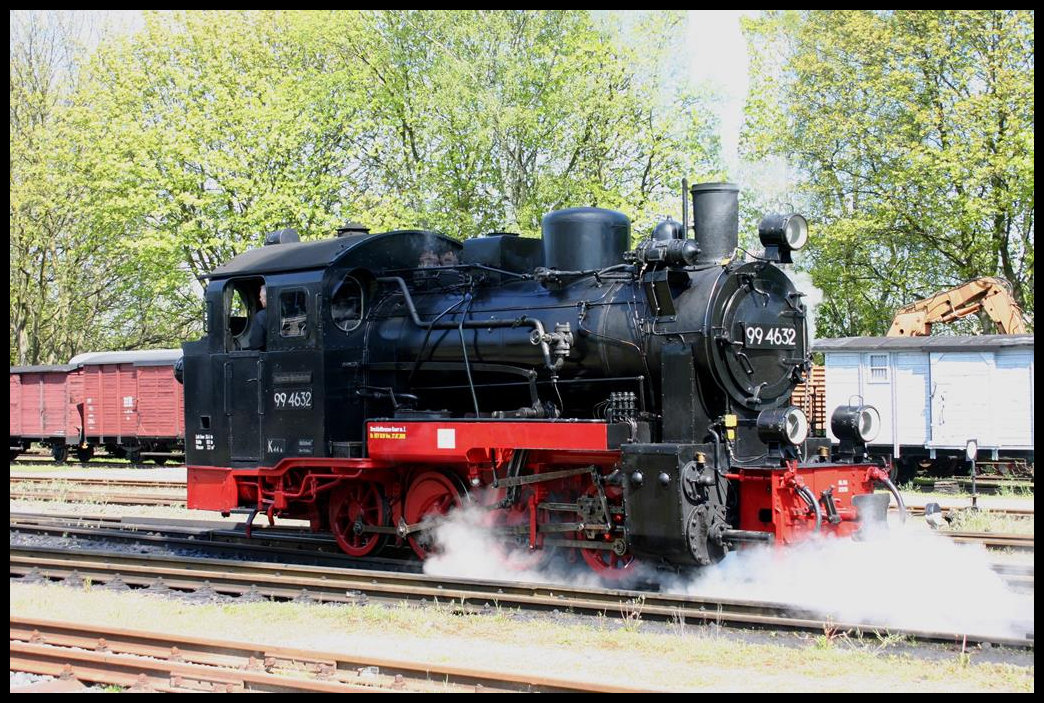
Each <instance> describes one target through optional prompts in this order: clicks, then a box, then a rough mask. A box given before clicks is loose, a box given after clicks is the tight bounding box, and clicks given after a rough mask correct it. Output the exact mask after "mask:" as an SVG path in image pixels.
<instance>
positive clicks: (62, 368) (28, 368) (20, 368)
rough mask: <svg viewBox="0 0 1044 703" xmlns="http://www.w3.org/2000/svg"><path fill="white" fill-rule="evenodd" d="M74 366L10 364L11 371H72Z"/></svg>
mask: <svg viewBox="0 0 1044 703" xmlns="http://www.w3.org/2000/svg"><path fill="white" fill-rule="evenodd" d="M75 368H76V367H75V366H71V365H69V364H52V365H47V366H12V367H11V373H48V372H61V373H66V372H68V371H72V370H73V369H75Z"/></svg>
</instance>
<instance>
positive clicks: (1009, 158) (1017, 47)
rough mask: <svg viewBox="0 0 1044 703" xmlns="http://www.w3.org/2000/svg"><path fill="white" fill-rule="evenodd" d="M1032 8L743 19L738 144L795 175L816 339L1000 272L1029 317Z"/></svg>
mask: <svg viewBox="0 0 1044 703" xmlns="http://www.w3.org/2000/svg"><path fill="white" fill-rule="evenodd" d="M1033 22H1034V19H1033V12H1032V11H1017V10H990V11H952V10H947V11H888V12H886V11H826V12H823V11H810V12H801V13H797V12H786V13H778V12H775V13H767V14H765V15H763V16H762V17H760V18H758V19H756V20H751V21H749V22H747V24H746V26H745V31H746V32H747V35H748V38H749V40H750V45H751V46H752V48H753V49H754V57H753V60H752V82H751V90H750V98H749V99H748V104H747V124H746V127H745V136H744V145H745V148H746V150H747V152H748V154H749V155H751V156H753V157H755V158H768V157H771V156H783V157H785V158H787V159H789V160H790V162H791V163H793V164H794V165H796V166H797V167H798V168H799V169H800V172H801V176H800V182H797V183H794V184H793V188H794V193H795V195H796V196H797V197H796V198H795V199H801V200H803V201H804V202H806V203H807V206H808V208H809V210H810V214H811V215H812V217H813V218H814V219H815V221H816V223H817V225H818V237H816V238H815V239H814V242H813V244H812V248H811V267H812V274H813V280H814V281H815V282H816V284H817V285H818V286H820V287H821V288H822V289H823V290H824V292H825V295H826V298H825V301H824V304H823V306H822V307H821V309H820V310H819V313H820V314H819V317H818V319H819V330H818V331H819V333H820V334H825V335H857V334H883V333H884V332H885V331H886V330H887V328H888V324H889V322H890V320H891V317H892V314H893V312H894V311H895V309H896V308H898V307H900V306H901V305H903V304H905V303H907V302H911V301H913V300H916V299H919V298H922V297H925V296H927V295H929V294H931V293H933V292H936V291H939V290H942V289H945V288H949V287H951V286H953V285H955V284H957V283H960V282H962V281H965V280H968V279H971V278H975V277H978V276H1001V277H1004V278H1006V279H1007V280H1009V281H1010V282H1011V283H1012V286H1013V288H1014V293H1015V297H1016V300H1017V301H1018V302H1019V304H1021V305H1022V306H1023V308H1024V310H1025V312H1026V313H1027V316H1029V317H1030V318H1031V316H1032V312H1033V238H1034V237H1033V230H1034V223H1033V212H1034V184H1033V176H1034V172H1033V127H1034V121H1033V99H1034V89H1033V73H1034V67H1033V44H1034V42H1033Z"/></svg>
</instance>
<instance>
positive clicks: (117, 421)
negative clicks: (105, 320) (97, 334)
mask: <svg viewBox="0 0 1044 703" xmlns="http://www.w3.org/2000/svg"><path fill="white" fill-rule="evenodd" d="M180 357H181V350H180V349H154V350H148V351H128V352H96V353H90V354H80V355H79V356H76V357H73V359H72V360H71V361H70V362H69V363H70V365H72V366H75V367H77V371H75V372H74V373H72V374H70V381H69V384H70V388H72V387H73V386H74V384H76V383H79V388H77V389H76V395H75V396H74V399H75V404H76V405H77V407H78V408H82V418H83V423H82V427H83V431H82V434H81V436H80V447H82V448H84V449H86V450H87V451H93V449H94V448H95V447H99V446H103V447H105V448H106V450H107V451H108V452H109V453H110V454H114V455H116V456H126V457H127V458H129V459H130V460H131V461H134V462H137V461H140V460H141V459H142V457H143V456H147V457H151V458H152V459H154V460H155V461H156V463H158V464H160V463H163V462H164V461H166V459H167V458H169V456H170V455H171V454H172V453H175V452H177V453H180V452H182V451H184V449H183V447H184V437H185V413H184V398H183V392H182V387H181V384H179V383H178V382H177V381H176V380H175V379H174V364H175V362H177V360H178V359H179V358H180ZM73 377H77V379H76V380H73ZM81 458H82V457H81Z"/></svg>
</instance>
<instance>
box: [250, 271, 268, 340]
mask: <svg viewBox="0 0 1044 703" xmlns="http://www.w3.org/2000/svg"><path fill="white" fill-rule="evenodd" d="M258 300H259V301H260V304H259V307H258V309H257V312H256V313H254V319H253V320H251V322H250V338H249V339H248V341H247V346H246V348H247V349H257V350H259V351H264V349H265V342H266V341H267V335H268V311H267V309H266V306H267V305H268V291H267V290H266V288H265V285H264V284H261V290H260V291H259V292H258Z"/></svg>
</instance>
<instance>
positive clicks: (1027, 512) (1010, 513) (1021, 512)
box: [888, 505, 1033, 518]
mask: <svg viewBox="0 0 1044 703" xmlns="http://www.w3.org/2000/svg"><path fill="white" fill-rule="evenodd" d="M940 509H941V510H942V513H943V515H946V514H948V513H958V512H960V511H962V510H968V509H969V507H968V506H947V505H943V506H940ZM888 510H889V512H893V513H894V512H898V511H899V509H898V508H897V507H895V506H894V505H893V506H890V507H889V508H888ZM906 510H907V512H908V513H909V514H910V515H911V516H913V517H924V506H923V505H915V506H909V505H908V506H906ZM979 510H981V511H982V512H984V513H985V512H988V513H989V514H990V515H1001V516H1004V517H1016V518H1018V517H1025V518H1031V517H1033V508H991V507H986V506H980V508H979Z"/></svg>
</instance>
